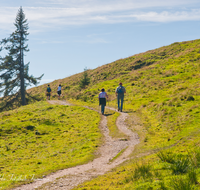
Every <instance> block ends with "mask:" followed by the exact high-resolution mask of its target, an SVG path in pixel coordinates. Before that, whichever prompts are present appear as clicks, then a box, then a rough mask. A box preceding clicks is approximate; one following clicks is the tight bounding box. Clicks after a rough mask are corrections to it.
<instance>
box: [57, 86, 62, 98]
mask: <svg viewBox="0 0 200 190" xmlns="http://www.w3.org/2000/svg"><path fill="white" fill-rule="evenodd" d="M61 88H62V86H61V84H59V86H58V89H57V94H58V100H60V96H61Z"/></svg>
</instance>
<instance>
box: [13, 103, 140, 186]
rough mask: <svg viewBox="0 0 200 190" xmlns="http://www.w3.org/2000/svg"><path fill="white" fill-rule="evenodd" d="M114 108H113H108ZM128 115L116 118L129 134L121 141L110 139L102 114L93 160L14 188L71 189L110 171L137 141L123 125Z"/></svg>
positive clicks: (124, 158) (124, 157)
mask: <svg viewBox="0 0 200 190" xmlns="http://www.w3.org/2000/svg"><path fill="white" fill-rule="evenodd" d="M49 102H50V103H52V104H62V105H70V104H69V103H67V102H64V101H53V100H51V101H49ZM109 109H112V110H115V109H113V108H109ZM126 117H128V114H127V113H121V115H120V116H119V117H118V119H117V122H116V123H117V126H118V128H119V130H121V131H122V132H123V133H125V134H126V135H127V136H129V139H128V140H127V141H122V140H120V139H117V140H116V139H115V140H114V139H112V138H111V137H110V136H109V130H108V127H107V120H106V116H102V119H101V122H100V129H101V132H102V134H103V135H104V136H105V138H104V139H105V142H104V144H103V145H102V146H101V147H100V148H99V155H100V156H99V157H98V158H96V159H94V160H93V161H91V162H89V163H87V164H84V165H80V166H76V167H73V168H68V169H64V170H59V171H57V172H55V173H52V174H50V175H48V176H46V177H44V178H42V179H36V180H35V181H34V182H33V183H31V184H27V185H23V186H21V187H18V188H15V189H14V190H32V189H48V190H51V189H52V190H55V189H64V190H68V189H72V188H74V187H75V186H77V185H79V184H81V183H83V182H84V181H86V180H91V179H92V178H94V177H96V176H98V175H103V174H105V173H106V172H108V171H110V170H111V169H112V168H114V167H116V166H118V165H119V164H121V163H123V162H124V161H125V160H127V159H129V157H128V156H129V155H130V153H131V152H132V151H133V149H134V146H135V145H136V144H138V143H139V138H138V135H137V134H135V133H133V132H132V131H131V130H129V129H128V128H127V127H126V125H125V122H124V121H125V119H126ZM124 149H125V151H124V152H123V154H121V155H120V156H119V157H117V158H116V159H114V160H113V161H112V159H113V158H114V157H115V156H116V155H117V154H118V153H119V152H120V151H122V150H124Z"/></svg>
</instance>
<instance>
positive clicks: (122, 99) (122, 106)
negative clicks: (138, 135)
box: [121, 96, 124, 111]
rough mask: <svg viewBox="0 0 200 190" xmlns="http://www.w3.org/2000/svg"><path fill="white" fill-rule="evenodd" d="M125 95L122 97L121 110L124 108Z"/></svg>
mask: <svg viewBox="0 0 200 190" xmlns="http://www.w3.org/2000/svg"><path fill="white" fill-rule="evenodd" d="M123 102H124V96H122V97H121V111H122V109H123Z"/></svg>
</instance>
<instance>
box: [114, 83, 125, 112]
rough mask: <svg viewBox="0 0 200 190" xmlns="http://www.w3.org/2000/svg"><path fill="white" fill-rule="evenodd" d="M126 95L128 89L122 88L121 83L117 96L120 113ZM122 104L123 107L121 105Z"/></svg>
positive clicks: (116, 92)
mask: <svg viewBox="0 0 200 190" xmlns="http://www.w3.org/2000/svg"><path fill="white" fill-rule="evenodd" d="M124 93H126V89H125V88H124V87H123V86H122V83H121V82H120V83H119V86H118V87H117V89H116V91H115V94H116V96H117V103H118V111H121V112H122V108H123V101H124ZM120 102H121V105H120Z"/></svg>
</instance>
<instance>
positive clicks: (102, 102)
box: [98, 88, 108, 115]
mask: <svg viewBox="0 0 200 190" xmlns="http://www.w3.org/2000/svg"><path fill="white" fill-rule="evenodd" d="M98 98H99V105H101V114H102V115H104V111H105V106H106V98H108V95H107V93H106V92H105V89H104V88H102V89H101V92H100V93H99V97H98Z"/></svg>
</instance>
